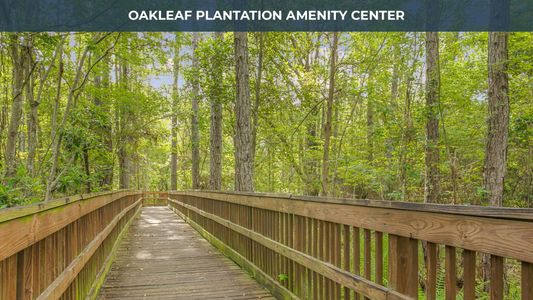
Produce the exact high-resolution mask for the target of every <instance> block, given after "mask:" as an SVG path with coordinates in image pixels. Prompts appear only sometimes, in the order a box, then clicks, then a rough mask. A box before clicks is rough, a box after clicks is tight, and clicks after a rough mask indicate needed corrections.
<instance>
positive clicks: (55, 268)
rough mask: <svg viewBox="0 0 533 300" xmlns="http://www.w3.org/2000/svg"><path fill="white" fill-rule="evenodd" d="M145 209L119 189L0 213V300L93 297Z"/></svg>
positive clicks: (138, 194) (131, 194) (137, 199)
mask: <svg viewBox="0 0 533 300" xmlns="http://www.w3.org/2000/svg"><path fill="white" fill-rule="evenodd" d="M141 206H142V192H140V191H139V192H135V191H127V190H120V191H112V192H103V193H95V194H88V195H77V196H72V197H65V198H61V199H56V200H51V201H48V202H42V203H37V204H32V205H27V206H21V207H14V208H8V209H2V210H0V241H1V243H0V300H4V299H6V300H11V299H36V298H39V299H58V298H60V297H61V298H65V299H78V298H85V297H86V296H90V297H91V298H94V297H95V296H96V292H95V291H97V290H98V288H99V284H101V282H102V279H103V276H105V272H104V271H103V270H106V269H108V267H109V264H110V263H111V260H110V259H109V258H110V256H111V255H112V252H113V251H114V250H115V249H116V245H118V243H119V241H120V237H122V236H123V234H124V232H125V231H126V229H127V227H128V225H129V224H130V222H131V220H132V219H133V217H134V216H135V215H137V213H138V212H139V211H140V208H141Z"/></svg>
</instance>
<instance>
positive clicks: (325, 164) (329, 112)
mask: <svg viewBox="0 0 533 300" xmlns="http://www.w3.org/2000/svg"><path fill="white" fill-rule="evenodd" d="M337 46H338V33H337V32H334V33H333V42H332V45H331V57H330V68H329V89H328V99H327V103H326V104H327V105H326V106H327V107H326V113H325V114H326V118H325V123H324V127H323V128H324V133H323V134H324V152H323V157H322V195H323V196H327V195H328V193H329V190H328V188H329V186H328V184H329V183H328V177H329V144H330V139H331V119H332V117H333V101H334V96H335V68H336V60H337Z"/></svg>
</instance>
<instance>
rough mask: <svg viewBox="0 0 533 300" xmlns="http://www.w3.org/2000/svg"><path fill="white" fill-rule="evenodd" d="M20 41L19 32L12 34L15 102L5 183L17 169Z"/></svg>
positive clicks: (21, 72) (21, 64)
mask: <svg viewBox="0 0 533 300" xmlns="http://www.w3.org/2000/svg"><path fill="white" fill-rule="evenodd" d="M20 43H21V40H20V36H19V35H18V34H17V33H14V34H11V36H10V45H9V50H10V54H11V60H12V62H13V104H12V106H11V116H10V120H9V126H8V129H7V143H6V154H5V178H4V180H5V181H4V184H6V183H7V181H8V180H9V179H10V178H12V177H13V176H14V175H15V173H16V171H17V162H16V150H17V139H18V134H19V127H20V119H21V116H22V104H23V100H24V96H23V86H24V51H23V50H22V46H21V45H20Z"/></svg>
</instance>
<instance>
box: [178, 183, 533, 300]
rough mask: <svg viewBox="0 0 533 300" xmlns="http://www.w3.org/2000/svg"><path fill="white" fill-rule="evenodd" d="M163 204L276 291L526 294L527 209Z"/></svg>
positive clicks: (255, 200) (221, 200) (278, 202)
mask: <svg viewBox="0 0 533 300" xmlns="http://www.w3.org/2000/svg"><path fill="white" fill-rule="evenodd" d="M169 205H170V207H171V208H172V209H173V210H174V211H175V212H176V213H177V214H178V215H180V216H181V217H182V218H183V219H185V220H186V221H187V222H188V223H190V224H191V225H192V226H193V227H194V228H196V229H197V230H198V231H199V232H200V233H201V234H202V235H203V236H204V237H205V238H206V239H208V240H209V241H210V242H211V243H212V244H213V245H215V246H216V247H217V248H219V249H220V250H221V251H222V252H224V253H225V254H226V255H228V256H230V257H231V258H232V259H233V260H234V261H236V262H237V263H238V264H239V265H241V266H242V267H243V268H245V269H247V270H248V271H249V272H251V273H252V274H253V275H254V277H255V278H256V279H257V280H258V281H260V282H261V283H263V284H264V285H265V286H266V287H267V288H269V289H270V290H271V291H272V292H273V294H274V295H275V296H277V297H278V298H303V299H362V298H363V297H364V298H370V299H417V298H418V297H420V296H423V297H425V298H426V299H441V298H445V299H456V297H458V296H459V297H462V298H463V299H478V298H482V297H483V296H486V297H490V299H503V298H504V296H505V295H506V294H507V298H513V299H517V298H520V297H521V298H522V299H528V300H529V299H533V210H531V209H512V208H494V207H479V206H450V205H426V204H420V203H404V202H389V201H371V200H350V199H335V198H323V197H302V196H292V195H278V194H258V193H231V192H211V191H188V192H169ZM504 274H505V276H504ZM511 285H512V286H513V287H514V288H513V290H512V291H511V288H510V286H511ZM509 293H513V294H509Z"/></svg>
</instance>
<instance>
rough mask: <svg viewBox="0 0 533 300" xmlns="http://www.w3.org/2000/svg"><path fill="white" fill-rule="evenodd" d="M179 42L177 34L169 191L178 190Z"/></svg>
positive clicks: (175, 42) (175, 40) (175, 39)
mask: <svg viewBox="0 0 533 300" xmlns="http://www.w3.org/2000/svg"><path fill="white" fill-rule="evenodd" d="M179 66H180V41H179V33H176V35H175V37H174V68H173V69H174V70H173V76H174V80H173V83H172V120H171V126H172V128H171V144H170V147H171V149H170V189H171V190H172V191H175V190H177V189H178V97H179V86H178V80H179Z"/></svg>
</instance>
